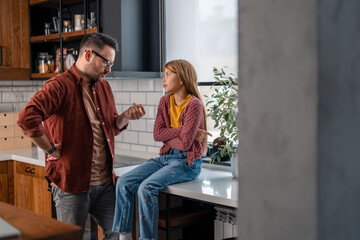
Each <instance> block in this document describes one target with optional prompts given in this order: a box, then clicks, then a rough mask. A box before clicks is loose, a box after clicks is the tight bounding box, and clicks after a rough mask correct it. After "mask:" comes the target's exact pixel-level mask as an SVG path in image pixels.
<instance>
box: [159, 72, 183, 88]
mask: <svg viewBox="0 0 360 240" xmlns="http://www.w3.org/2000/svg"><path fill="white" fill-rule="evenodd" d="M162 82H163V88H164V90H165V92H166V93H169V94H175V93H176V92H178V91H179V90H181V89H182V88H184V85H183V83H182V81H181V80H180V78H179V76H178V75H176V73H174V72H172V71H171V70H170V69H168V68H165V69H164V77H163V79H162Z"/></svg>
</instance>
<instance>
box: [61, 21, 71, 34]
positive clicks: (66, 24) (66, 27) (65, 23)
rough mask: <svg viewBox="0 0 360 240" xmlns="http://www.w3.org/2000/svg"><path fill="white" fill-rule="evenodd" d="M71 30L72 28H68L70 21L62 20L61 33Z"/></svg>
mask: <svg viewBox="0 0 360 240" xmlns="http://www.w3.org/2000/svg"><path fill="white" fill-rule="evenodd" d="M71 30H72V28H71V26H70V21H69V20H64V27H63V32H71Z"/></svg>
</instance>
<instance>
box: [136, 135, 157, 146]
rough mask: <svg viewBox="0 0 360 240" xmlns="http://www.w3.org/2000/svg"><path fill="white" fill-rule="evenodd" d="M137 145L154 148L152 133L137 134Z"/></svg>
mask: <svg viewBox="0 0 360 240" xmlns="http://www.w3.org/2000/svg"><path fill="white" fill-rule="evenodd" d="M139 144H142V145H148V146H155V141H154V137H153V134H152V133H144V132H139Z"/></svg>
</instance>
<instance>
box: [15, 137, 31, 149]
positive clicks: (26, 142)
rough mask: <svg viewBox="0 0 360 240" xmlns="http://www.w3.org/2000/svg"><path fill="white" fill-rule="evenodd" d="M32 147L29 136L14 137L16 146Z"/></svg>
mask: <svg viewBox="0 0 360 240" xmlns="http://www.w3.org/2000/svg"><path fill="white" fill-rule="evenodd" d="M29 147H31V140H30V138H28V137H25V136H22V137H14V148H29Z"/></svg>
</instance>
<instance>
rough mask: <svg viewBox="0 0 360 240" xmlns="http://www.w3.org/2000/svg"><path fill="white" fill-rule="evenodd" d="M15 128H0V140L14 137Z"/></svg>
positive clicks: (12, 126)
mask: <svg viewBox="0 0 360 240" xmlns="http://www.w3.org/2000/svg"><path fill="white" fill-rule="evenodd" d="M14 136H15V126H14V125H3V126H0V138H5V137H14Z"/></svg>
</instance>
